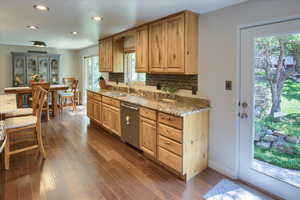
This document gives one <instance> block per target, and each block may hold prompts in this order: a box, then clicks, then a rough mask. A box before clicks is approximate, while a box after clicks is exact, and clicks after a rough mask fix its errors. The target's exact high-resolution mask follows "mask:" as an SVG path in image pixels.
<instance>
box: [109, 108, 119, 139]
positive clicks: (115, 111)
mask: <svg viewBox="0 0 300 200" xmlns="http://www.w3.org/2000/svg"><path fill="white" fill-rule="evenodd" d="M110 118H111V127H110V130H111V131H112V132H114V133H115V134H117V135H119V136H121V119H120V109H119V108H115V107H112V106H111V107H110Z"/></svg>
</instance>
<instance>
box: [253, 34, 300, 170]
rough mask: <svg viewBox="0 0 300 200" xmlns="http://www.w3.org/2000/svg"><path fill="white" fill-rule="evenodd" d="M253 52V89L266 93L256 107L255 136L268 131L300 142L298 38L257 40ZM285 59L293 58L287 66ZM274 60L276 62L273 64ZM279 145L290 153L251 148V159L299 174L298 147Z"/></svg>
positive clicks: (285, 144)
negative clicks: (292, 61)
mask: <svg viewBox="0 0 300 200" xmlns="http://www.w3.org/2000/svg"><path fill="white" fill-rule="evenodd" d="M256 52H257V53H256V58H257V60H256V66H255V78H256V82H255V87H256V88H260V89H261V90H263V91H265V92H266V93H265V95H264V98H265V101H266V103H265V104H263V106H262V105H259V106H257V105H256V108H257V107H259V108H260V109H259V110H258V112H257V113H258V114H257V113H256V115H257V116H256V118H255V133H256V134H260V133H263V134H265V133H266V131H267V130H271V131H276V132H280V133H282V134H284V135H287V136H297V137H299V139H300V79H299V80H297V79H296V78H295V75H296V73H297V67H299V57H300V34H289V35H285V36H271V37H263V38H258V39H257V40H256ZM288 56H289V57H292V58H294V63H292V64H291V63H289V66H288V65H287V64H286V60H285V58H286V57H288ZM274 58H276V59H277V61H275V64H274V60H272V59H274ZM276 62H277V63H276ZM299 74H300V73H299ZM261 96H262V95H261ZM261 141H263V140H261ZM272 143H274V142H271V144H272ZM280 145H282V146H281V148H283V149H288V151H290V152H292V153H290V152H288V151H287V152H284V151H280V149H278V148H275V147H274V145H271V146H270V147H269V148H263V147H260V146H255V148H254V157H255V158H256V159H258V160H262V161H265V162H268V163H271V164H274V165H276V166H279V167H283V168H289V169H296V170H300V144H299V143H298V144H294V143H290V142H284V143H282V144H280Z"/></svg>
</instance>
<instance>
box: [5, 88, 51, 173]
mask: <svg viewBox="0 0 300 200" xmlns="http://www.w3.org/2000/svg"><path fill="white" fill-rule="evenodd" d="M33 90H34V92H33V93H34V95H33V102H32V109H33V114H34V115H31V116H25V117H13V118H8V119H5V128H6V134H7V141H6V144H5V149H4V165H5V169H6V170H8V169H9V167H10V163H9V162H10V157H11V156H12V155H14V154H17V153H21V152H25V151H29V150H33V149H36V148H38V149H39V151H40V152H41V154H42V156H43V158H44V159H45V158H46V153H45V149H44V146H43V140H42V132H41V115H42V110H43V105H44V103H45V101H46V96H47V95H48V92H47V91H46V90H44V89H43V88H41V87H40V86H38V87H34V88H33ZM26 130H33V133H34V134H36V141H37V144H34V145H31V146H27V147H25V148H20V149H16V150H11V148H10V139H11V135H12V134H13V133H17V134H22V133H24V131H26Z"/></svg>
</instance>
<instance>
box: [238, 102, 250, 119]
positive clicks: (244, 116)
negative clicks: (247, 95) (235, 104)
mask: <svg viewBox="0 0 300 200" xmlns="http://www.w3.org/2000/svg"><path fill="white" fill-rule="evenodd" d="M239 105H240V106H241V107H242V110H243V111H242V113H241V114H239V116H240V118H241V119H247V118H248V114H247V108H248V103H247V102H243V103H242V104H239Z"/></svg>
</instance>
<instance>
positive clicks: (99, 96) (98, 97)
mask: <svg viewBox="0 0 300 200" xmlns="http://www.w3.org/2000/svg"><path fill="white" fill-rule="evenodd" d="M94 99H95V100H96V101H100V102H101V99H102V97H101V95H100V94H94Z"/></svg>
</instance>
